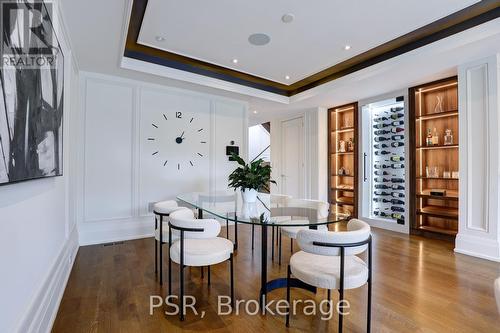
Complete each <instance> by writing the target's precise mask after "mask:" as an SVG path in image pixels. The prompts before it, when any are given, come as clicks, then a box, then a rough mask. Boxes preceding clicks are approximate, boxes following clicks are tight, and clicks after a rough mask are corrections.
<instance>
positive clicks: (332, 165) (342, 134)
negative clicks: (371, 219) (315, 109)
mask: <svg viewBox="0 0 500 333" xmlns="http://www.w3.org/2000/svg"><path fill="white" fill-rule="evenodd" d="M357 112H358V104H357V103H351V104H347V105H343V106H338V107H334V108H331V109H329V110H328V156H329V160H328V170H329V174H330V177H329V186H328V187H329V189H330V190H329V195H328V200H329V202H330V204H331V205H333V206H341V207H342V208H343V210H346V209H347V210H349V211H350V213H351V215H352V216H353V217H356V216H357V202H358V199H357V198H358V193H357V192H358V191H357V174H358V166H357V165H358V163H357V151H358V150H357V149H358V147H357V143H358V121H357Z"/></svg>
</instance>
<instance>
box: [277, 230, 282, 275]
mask: <svg viewBox="0 0 500 333" xmlns="http://www.w3.org/2000/svg"><path fill="white" fill-rule="evenodd" d="M277 238H278V239H279V241H278V244H279V245H278V265H280V266H281V230H278V237H277Z"/></svg>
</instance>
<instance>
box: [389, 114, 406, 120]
mask: <svg viewBox="0 0 500 333" xmlns="http://www.w3.org/2000/svg"><path fill="white" fill-rule="evenodd" d="M404 116H405V114H404V113H393V114H391V118H392V119H399V118H403V117H404Z"/></svg>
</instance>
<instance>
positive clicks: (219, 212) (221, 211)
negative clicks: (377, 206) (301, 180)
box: [177, 191, 351, 229]
mask: <svg viewBox="0 0 500 333" xmlns="http://www.w3.org/2000/svg"><path fill="white" fill-rule="evenodd" d="M177 200H178V201H179V202H180V203H181V205H187V206H191V207H194V208H197V209H198V210H202V211H203V212H205V213H207V214H208V215H213V216H215V217H218V218H221V219H224V220H229V221H233V222H238V223H245V224H255V225H264V226H295V227H299V226H309V227H311V228H312V229H314V226H317V225H325V224H330V223H335V222H342V221H347V220H349V218H350V216H351V214H350V212H349V211H348V210H346V209H344V208H341V207H338V206H334V205H329V204H326V203H325V204H323V205H318V204H317V203H316V202H314V201H311V200H305V199H303V200H302V199H291V198H290V197H286V196H281V195H272V194H266V193H259V194H258V195H257V201H256V202H254V203H246V202H243V199H242V195H241V192H240V191H227V192H226V191H225V192H213V193H203V192H192V193H185V194H180V195H178V196H177ZM325 205H326V207H325ZM204 217H205V218H208V217H209V216H206V215H205V216H204Z"/></svg>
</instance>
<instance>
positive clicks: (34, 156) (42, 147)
mask: <svg viewBox="0 0 500 333" xmlns="http://www.w3.org/2000/svg"><path fill="white" fill-rule="evenodd" d="M0 5H1V6H0V10H1V15H0V17H1V20H2V24H1V26H2V36H1V45H0V46H1V56H2V58H1V61H2V63H1V67H0V185H2V184H8V183H13V182H18V181H23V180H29V179H36V178H44V177H53V176H61V175H62V172H63V165H62V164H63V163H62V161H63V128H62V127H63V95H64V89H63V88H64V55H63V52H62V50H61V46H60V44H59V41H58V39H57V36H56V33H55V29H54V25H53V22H52V19H51V18H52V17H53V15H52V4H51V3H50V2H47V3H44V2H43V1H41V0H40V1H36V0H35V1H33V0H31V1H26V0H24V1H5V0H0Z"/></svg>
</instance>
